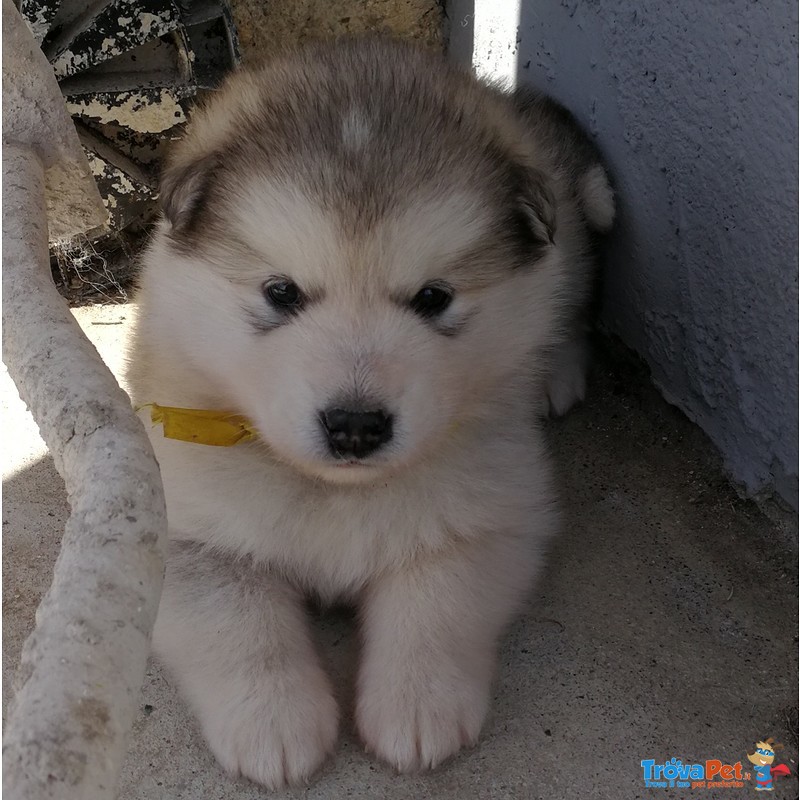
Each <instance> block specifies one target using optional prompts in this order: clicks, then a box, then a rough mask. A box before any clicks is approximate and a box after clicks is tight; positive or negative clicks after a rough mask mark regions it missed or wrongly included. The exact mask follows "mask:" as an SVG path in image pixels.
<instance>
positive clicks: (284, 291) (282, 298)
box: [262, 278, 303, 311]
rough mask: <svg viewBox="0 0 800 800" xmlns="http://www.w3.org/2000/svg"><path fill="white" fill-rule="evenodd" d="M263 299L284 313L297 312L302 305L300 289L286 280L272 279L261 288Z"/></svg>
mask: <svg viewBox="0 0 800 800" xmlns="http://www.w3.org/2000/svg"><path fill="white" fill-rule="evenodd" d="M262 291H263V292H264V297H266V298H267V300H268V301H269V302H270V303H272V305H273V306H275V308H279V309H283V310H285V311H297V310H298V309H299V308H300V307H301V306H302V305H303V293H302V292H301V291H300V287H299V286H298V285H297V284H296V283H294V282H292V281H290V280H287V279H286V278H272V279H271V280H268V281H267V282H266V283H265V284H264V286H263V287H262Z"/></svg>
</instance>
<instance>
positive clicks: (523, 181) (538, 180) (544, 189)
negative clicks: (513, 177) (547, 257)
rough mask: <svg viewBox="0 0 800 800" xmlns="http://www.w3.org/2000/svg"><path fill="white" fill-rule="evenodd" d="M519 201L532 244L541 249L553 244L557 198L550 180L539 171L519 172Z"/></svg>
mask: <svg viewBox="0 0 800 800" xmlns="http://www.w3.org/2000/svg"><path fill="white" fill-rule="evenodd" d="M518 193H519V200H518V202H519V203H520V205H521V207H522V210H523V212H524V214H525V219H526V222H527V224H528V227H529V229H530V236H531V239H532V240H533V241H532V243H533V244H536V245H538V246H539V247H547V246H548V245H551V244H553V236H554V235H555V232H556V198H555V195H554V194H553V190H552V188H551V186H550V179H549V178H548V177H547V175H545V174H544V173H543V172H541V171H540V170H538V169H535V168H533V167H527V168H523V169H521V170H520V172H519V183H518Z"/></svg>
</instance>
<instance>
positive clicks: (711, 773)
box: [641, 758, 750, 789]
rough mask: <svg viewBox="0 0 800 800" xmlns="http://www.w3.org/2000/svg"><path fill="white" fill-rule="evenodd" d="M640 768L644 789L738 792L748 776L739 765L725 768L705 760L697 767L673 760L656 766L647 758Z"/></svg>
mask: <svg viewBox="0 0 800 800" xmlns="http://www.w3.org/2000/svg"><path fill="white" fill-rule="evenodd" d="M641 764H642V773H643V775H642V777H643V778H644V785H645V786H646V787H647V788H648V789H742V788H744V786H745V783H744V782H745V781H748V780H750V773H749V772H745V771H744V768H743V767H742V762H741V761H737V762H736V763H735V764H725V763H723V762H722V761H720V760H719V759H717V758H709V759H706V760H705V761H703V762H701V763H698V764H684V763H683V762H682V761H681V760H680V759H679V758H673V759H670V760H669V761H667V762H665V763H664V764H657V763H656V761H655V759H652V758H649V759H645V760H643V761H642V762H641Z"/></svg>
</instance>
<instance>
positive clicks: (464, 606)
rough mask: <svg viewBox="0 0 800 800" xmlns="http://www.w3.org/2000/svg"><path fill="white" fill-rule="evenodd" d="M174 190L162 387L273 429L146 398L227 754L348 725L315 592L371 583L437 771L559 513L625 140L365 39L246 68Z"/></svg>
mask: <svg viewBox="0 0 800 800" xmlns="http://www.w3.org/2000/svg"><path fill="white" fill-rule="evenodd" d="M161 201H162V205H163V219H162V220H161V222H160V223H159V226H158V230H157V233H156V235H155V237H154V239H153V241H152V244H151V246H150V247H149V250H148V252H147V253H146V255H145V258H144V266H143V273H142V275H141V287H140V291H139V295H138V305H139V310H138V322H137V327H136V333H135V340H134V345H133V349H132V353H131V362H132V363H131V367H130V375H129V378H130V384H131V386H132V387H133V394H134V400H135V402H136V403H138V404H148V403H157V404H160V405H162V406H172V407H179V408H184V409H194V410H203V411H210V412H213V411H219V412H228V413H231V414H236V415H240V416H243V417H245V418H246V419H247V420H248V421H249V423H250V424H251V425H252V428H253V429H254V430H255V431H257V435H256V436H255V437H252V438H250V440H248V441H242V442H240V443H238V444H236V445H234V446H229V447H219V446H211V445H209V444H198V443H189V442H186V441H178V440H174V439H170V438H165V437H164V436H163V434H162V429H161V428H160V427H159V426H154V425H152V424H151V423H150V421H149V420H148V421H147V425H148V428H149V429H150V431H151V437H152V441H153V446H154V448H155V451H156V454H157V457H158V459H159V462H160V464H161V469H162V473H163V478H164V485H165V489H166V493H167V502H168V508H169V517H170V530H171V550H170V555H169V563H168V568H167V575H166V581H165V586H164V594H163V597H162V600H161V608H160V611H159V617H158V622H157V625H156V630H155V632H154V647H155V651H156V653H157V654H158V656H159V657H160V658H161V659H162V660H163V661H164V663H165V664H166V665H167V667H168V668H169V669H170V671H171V672H172V674H173V675H174V676H175V679H176V680H177V682H178V684H179V686H180V687H181V689H182V691H183V693H184V696H185V698H186V699H187V701H188V702H189V704H190V705H191V707H192V708H193V710H194V712H195V714H196V715H197V717H198V719H199V721H200V723H201V725H202V728H203V731H204V734H205V737H206V739H207V741H208V744H209V746H210V747H211V749H212V750H213V752H214V753H215V755H216V757H217V758H218V760H219V762H220V763H221V764H222V765H223V766H224V767H225V768H226V769H227V770H230V771H231V772H232V773H235V774H242V775H244V776H247V777H248V778H251V779H252V780H254V781H257V782H259V783H261V784H263V785H264V786H267V787H270V788H276V787H280V786H282V785H284V784H286V783H297V782H301V781H305V780H306V779H307V778H308V777H309V776H310V775H311V774H312V773H313V772H314V771H315V770H316V769H317V768H318V767H319V766H320V765H321V764H322V763H323V761H324V760H325V758H326V756H327V755H328V754H330V753H331V752H332V751H333V749H334V746H335V743H336V737H337V723H338V710H337V703H336V699H335V692H334V689H333V687H332V686H331V683H330V681H329V679H328V677H327V675H326V674H325V672H324V671H323V668H322V666H321V662H320V659H319V657H318V655H317V653H316V652H315V645H314V642H313V640H312V635H311V631H310V630H309V623H308V620H307V619H306V614H305V610H304V608H305V607H304V600H305V598H306V597H308V596H310V595H313V596H315V597H318V598H320V599H321V600H322V601H323V602H332V601H337V602H338V601H345V602H349V603H352V604H354V605H355V606H356V607H357V608H358V611H359V614H360V628H361V634H362V641H363V650H362V652H361V656H360V666H359V670H358V676H357V681H356V709H355V717H356V724H357V727H358V732H359V735H360V736H361V738H362V740H363V742H364V744H365V745H366V747H367V748H368V749H369V750H371V751H373V752H374V753H375V754H376V755H377V756H378V757H380V758H381V759H383V760H385V761H386V762H388V763H389V764H391V765H392V766H394V767H395V768H396V769H398V770H400V771H402V772H406V771H413V770H418V769H426V768H431V767H434V766H436V765H437V764H439V763H440V762H441V761H442V760H444V759H445V758H447V757H448V756H450V755H452V754H453V753H455V752H456V751H458V750H459V749H460V748H461V747H463V746H465V745H471V744H473V743H474V742H475V741H476V740H477V738H478V735H479V732H480V729H481V724H482V722H483V720H484V717H485V715H486V712H487V707H488V704H489V697H490V687H491V680H492V673H493V669H494V666H495V659H496V647H497V642H498V637H499V636H500V635H501V634H502V632H503V630H504V628H505V627H506V625H507V624H508V623H509V621H510V620H511V619H512V617H513V616H514V614H515V612H516V611H517V610H518V609H519V608H520V606H521V604H522V603H523V601H524V598H525V595H526V592H527V590H528V589H529V587H530V586H531V583H532V581H533V579H534V577H535V575H536V573H537V571H538V570H539V568H540V565H541V563H542V549H543V545H544V544H545V542H546V541H547V539H548V537H549V536H550V535H551V533H552V532H553V530H554V527H555V526H556V520H557V516H556V511H555V508H554V500H553V490H552V488H551V480H550V477H549V471H548V466H547V458H546V455H545V451H544V447H543V444H542V439H541V434H540V432H539V430H538V429H537V423H536V413H537V410H538V411H540V412H541V411H542V410H550V411H554V412H559V413H560V412H563V411H565V410H566V409H567V408H568V407H569V406H570V405H571V404H572V403H573V402H574V401H575V400H577V399H579V398H580V397H581V396H582V393H583V389H584V380H585V378H584V374H585V347H584V343H583V336H584V332H583V327H584V323H583V322H582V319H583V315H584V311H585V308H586V305H587V301H588V298H589V291H590V285H591V282H592V275H593V271H594V257H593V252H592V241H593V236H594V234H595V233H597V232H603V231H606V230H608V228H609V227H610V226H611V222H612V219H613V215H614V205H613V199H612V193H611V190H610V188H609V184H608V180H607V178H606V173H605V171H604V169H603V167H602V166H601V163H600V159H599V157H598V154H597V153H596V151H595V150H594V148H593V147H592V145H591V144H590V142H589V140H588V139H587V138H586V137H585V136H584V135H583V134H582V133H581V132H580V130H579V129H578V127H577V126H576V124H575V122H574V120H573V119H572V117H571V116H570V115H569V114H568V113H567V112H566V111H564V110H563V109H562V108H561V107H559V106H558V105H557V104H555V103H554V102H553V101H552V100H549V99H547V98H545V97H543V96H539V95H536V94H533V93H522V92H521V93H517V94H511V95H509V94H506V93H503V92H502V91H500V90H499V89H496V88H493V87H490V86H487V85H484V84H482V83H480V82H478V81H477V80H476V79H475V78H473V77H472V76H470V75H469V74H467V73H465V72H462V71H460V70H459V69H457V68H456V67H454V66H453V65H451V64H449V63H448V62H447V61H446V60H444V59H443V58H441V57H439V56H437V55H434V54H430V53H426V52H421V51H419V50H417V49H414V48H413V47H411V46H408V45H404V44H400V43H396V42H391V41H384V40H369V39H366V40H353V41H344V42H338V43H333V44H317V45H313V46H310V47H308V48H306V49H305V50H303V51H301V52H299V53H297V54H293V55H287V56H285V57H278V58H276V59H275V60H273V61H272V62H270V63H268V64H266V65H264V66H261V67H258V68H255V69H251V70H249V71H248V70H244V71H241V72H239V73H237V74H235V75H233V76H232V77H231V78H230V79H229V80H228V82H227V85H225V86H224V87H223V89H222V90H221V91H220V92H219V93H218V94H217V95H216V96H215V97H214V98H213V99H212V100H211V102H210V103H209V104H208V105H207V107H206V108H204V109H203V110H201V111H198V112H197V114H196V116H195V118H194V119H193V121H192V124H191V126H190V129H189V132H188V134H187V136H186V138H185V140H184V141H183V142H182V143H181V144H180V146H179V147H178V149H177V152H175V153H174V157H173V158H172V161H171V163H170V165H169V167H168V169H167V170H166V173H165V175H164V178H163V188H162V195H161Z"/></svg>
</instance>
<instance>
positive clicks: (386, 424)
mask: <svg viewBox="0 0 800 800" xmlns="http://www.w3.org/2000/svg"><path fill="white" fill-rule="evenodd" d="M319 419H320V422H321V423H322V427H323V428H324V429H325V434H326V435H327V437H328V443H329V444H330V447H331V450H332V451H333V453H334V455H337V456H343V457H345V458H350V457H353V458H364V457H365V456H368V455H369V454H370V453H374V452H375V451H376V450H377V449H378V448H379V447H381V446H382V445H384V444H386V442H388V441H389V440H390V439H391V438H392V416H391V414H387V413H386V412H384V411H382V410H378V411H345V410H344V409H343V408H329V409H327V410H326V411H322V412H321V413H320V415H319Z"/></svg>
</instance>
